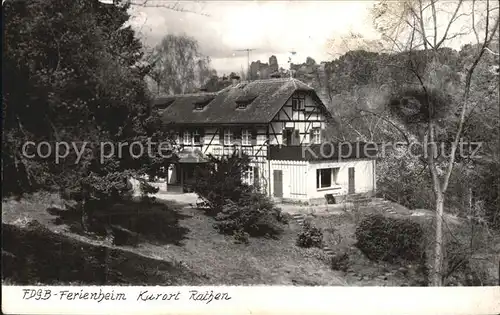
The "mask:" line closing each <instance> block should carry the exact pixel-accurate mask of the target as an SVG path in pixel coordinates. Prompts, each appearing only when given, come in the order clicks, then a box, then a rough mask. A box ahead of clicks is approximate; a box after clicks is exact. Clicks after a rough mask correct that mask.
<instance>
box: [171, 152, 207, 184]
mask: <svg viewBox="0 0 500 315" xmlns="http://www.w3.org/2000/svg"><path fill="white" fill-rule="evenodd" d="M177 156H178V158H179V159H178V161H177V162H175V163H172V164H171V165H170V166H169V168H168V175H167V181H166V190H167V192H174V193H188V192H192V189H191V187H190V184H192V183H193V182H194V181H195V180H196V176H195V175H196V174H195V170H196V169H197V168H198V167H200V166H202V165H206V163H208V159H207V158H206V157H205V156H204V155H203V153H202V152H201V151H199V150H194V151H191V150H189V151H188V150H183V151H181V152H179V153H178V154H177Z"/></svg>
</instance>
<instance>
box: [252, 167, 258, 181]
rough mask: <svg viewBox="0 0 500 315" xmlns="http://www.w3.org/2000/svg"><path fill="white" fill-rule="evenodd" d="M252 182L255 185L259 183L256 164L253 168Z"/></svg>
mask: <svg viewBox="0 0 500 315" xmlns="http://www.w3.org/2000/svg"><path fill="white" fill-rule="evenodd" d="M253 184H254V185H255V186H257V185H258V184H259V168H258V167H256V166H255V167H254V168H253Z"/></svg>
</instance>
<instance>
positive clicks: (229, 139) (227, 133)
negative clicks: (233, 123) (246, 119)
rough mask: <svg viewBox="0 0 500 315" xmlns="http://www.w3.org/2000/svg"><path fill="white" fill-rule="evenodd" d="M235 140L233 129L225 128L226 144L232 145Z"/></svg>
mask: <svg viewBox="0 0 500 315" xmlns="http://www.w3.org/2000/svg"><path fill="white" fill-rule="evenodd" d="M232 142H233V132H232V131H231V129H224V144H225V145H230V144H231V143H232Z"/></svg>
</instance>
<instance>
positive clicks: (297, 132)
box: [293, 129, 300, 145]
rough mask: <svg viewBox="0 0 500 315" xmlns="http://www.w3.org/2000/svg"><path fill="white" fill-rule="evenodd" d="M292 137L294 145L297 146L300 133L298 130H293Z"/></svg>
mask: <svg viewBox="0 0 500 315" xmlns="http://www.w3.org/2000/svg"><path fill="white" fill-rule="evenodd" d="M293 135H294V137H293V138H294V141H295V143H294V145H299V144H300V131H299V130H298V129H295V130H294V132H293Z"/></svg>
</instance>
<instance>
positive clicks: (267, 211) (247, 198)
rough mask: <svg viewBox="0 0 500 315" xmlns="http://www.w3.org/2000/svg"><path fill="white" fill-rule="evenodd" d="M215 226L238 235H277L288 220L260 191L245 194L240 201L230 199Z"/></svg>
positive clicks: (218, 216) (222, 231)
mask: <svg viewBox="0 0 500 315" xmlns="http://www.w3.org/2000/svg"><path fill="white" fill-rule="evenodd" d="M216 220H217V222H216V223H215V225H214V226H215V228H216V229H217V230H218V231H219V232H220V233H224V234H234V235H237V236H240V235H241V236H242V239H244V236H243V235H248V236H255V237H259V236H266V237H277V236H278V235H279V234H280V233H281V232H283V225H284V224H285V222H286V219H285V217H284V216H283V214H282V212H281V209H280V208H277V207H276V206H275V205H274V203H273V202H272V201H271V200H270V199H269V198H268V197H267V196H265V195H263V194H261V193H259V192H250V193H246V194H244V195H243V196H242V197H241V198H240V200H238V202H233V201H228V202H227V203H226V204H225V205H224V206H223V208H222V211H221V212H219V213H218V214H217V216H216Z"/></svg>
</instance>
